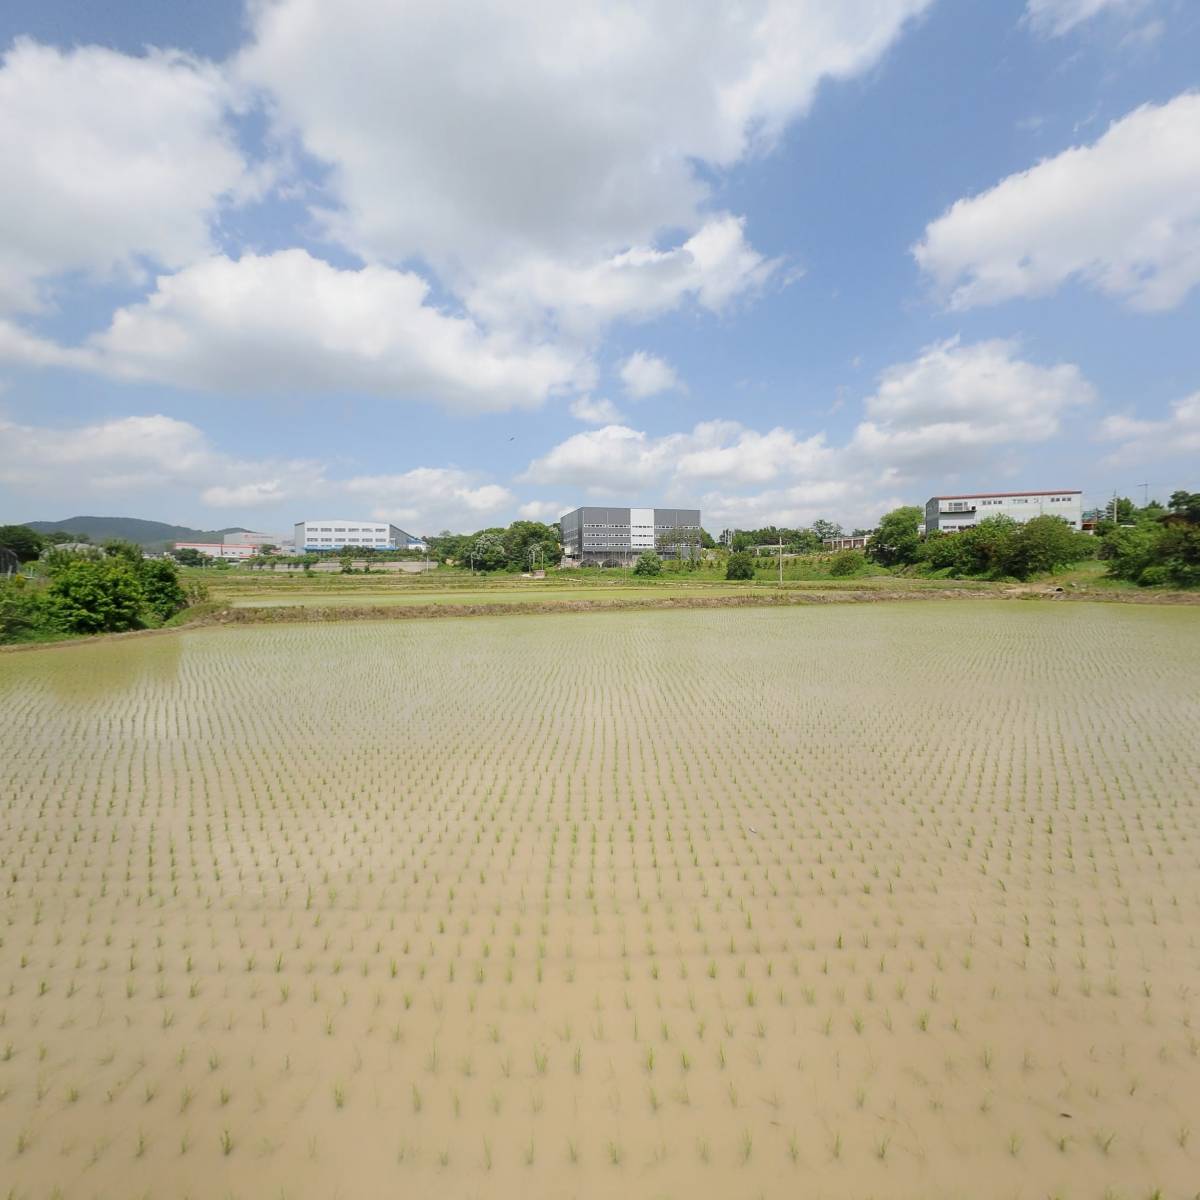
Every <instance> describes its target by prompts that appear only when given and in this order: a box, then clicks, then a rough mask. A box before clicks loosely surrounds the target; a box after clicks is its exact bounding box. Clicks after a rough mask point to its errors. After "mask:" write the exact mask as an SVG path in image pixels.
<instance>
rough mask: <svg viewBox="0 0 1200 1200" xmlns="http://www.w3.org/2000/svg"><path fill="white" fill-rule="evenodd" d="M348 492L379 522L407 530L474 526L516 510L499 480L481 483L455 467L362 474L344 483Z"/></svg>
mask: <svg viewBox="0 0 1200 1200" xmlns="http://www.w3.org/2000/svg"><path fill="white" fill-rule="evenodd" d="M343 487H344V490H345V492H346V494H347V495H349V496H351V497H354V498H356V499H357V500H358V501H359V502H360V503H362V504H366V505H367V506H368V507H369V508H370V510H371V511H370V515H371V516H372V517H374V518H376V519H377V520H380V521H394V522H396V524H398V525H400V526H401V527H402V528H404V529H407V530H408V532H409V533H417V534H422V533H432V532H434V531H435V530H440V529H466V530H474V529H478V528H480V527H481V526H483V525H487V524H489V523H491V521H492V520H493V519H495V518H497V517H498V516H499V515H500V514H502V513H505V512H508V511H510V510H511V509H512V506H513V505H514V503H515V501H516V497H515V496H514V495H513V494H512V492H510V491H509V490H508V488H506V487H501V486H500V485H499V484H494V483H482V482H480V480H479V479H478V477H477V476H476V475H474V474H473V473H471V472H468V471H462V470H459V469H457V468H455V467H417V468H415V469H413V470H411V471H405V472H403V473H401V474H396V475H359V476H355V477H353V478H351V479H348V480H346V481H345V483H344V485H343Z"/></svg>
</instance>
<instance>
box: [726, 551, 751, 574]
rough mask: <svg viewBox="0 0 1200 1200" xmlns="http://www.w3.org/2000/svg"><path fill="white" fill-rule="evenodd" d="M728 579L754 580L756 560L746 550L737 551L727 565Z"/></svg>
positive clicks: (730, 557)
mask: <svg viewBox="0 0 1200 1200" xmlns="http://www.w3.org/2000/svg"><path fill="white" fill-rule="evenodd" d="M725 578H726V579H753V578H754V559H753V558H752V557H751V556H750V554H749V553H748V552H747V551H745V550H735V551H734V552H733V553H732V554H731V555H730V556H729V561H728V562H727V563H726V564H725Z"/></svg>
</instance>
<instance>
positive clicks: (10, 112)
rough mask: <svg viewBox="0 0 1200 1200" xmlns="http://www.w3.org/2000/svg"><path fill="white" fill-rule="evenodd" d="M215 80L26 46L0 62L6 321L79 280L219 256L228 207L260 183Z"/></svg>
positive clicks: (114, 57) (188, 68)
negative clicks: (218, 219)
mask: <svg viewBox="0 0 1200 1200" xmlns="http://www.w3.org/2000/svg"><path fill="white" fill-rule="evenodd" d="M229 100H230V95H229V89H228V87H227V86H226V83H225V81H224V78H223V76H222V74H221V73H220V71H219V70H218V69H217V68H215V67H213V66H212V65H211V64H207V63H203V62H199V61H197V60H194V59H191V58H188V57H186V56H184V55H182V54H178V53H175V52H166V51H157V50H150V51H148V52H147V53H146V54H145V55H144V56H139V57H132V56H128V55H124V54H118V53H116V52H114V51H112V50H106V49H104V48H102V47H99V46H87V47H82V48H78V49H74V50H70V51H67V52H65V53H64V52H62V51H59V50H57V49H54V48H52V47H49V46H41V45H38V44H37V43H35V42H32V41H29V40H27V39H19V40H18V41H16V42H15V43H14V44H13V46H12V47H11V49H10V50H9V51H8V52H7V54H5V56H4V59H3V65H2V66H0V161H2V162H4V163H5V164H6V170H5V177H4V186H3V187H0V311H2V310H4V309H6V308H7V309H8V310H10V311H12V310H26V311H31V310H35V309H38V308H40V307H42V306H43V305H44V304H45V303H46V299H47V297H46V291H45V289H46V285H48V283H49V282H50V281H51V280H53V279H54V278H55V277H57V276H59V275H61V274H63V273H65V272H73V271H80V272H84V273H86V274H88V275H90V276H93V277H97V278H100V279H105V278H109V277H114V276H116V277H123V278H130V277H132V278H135V279H136V278H140V276H141V274H142V272H143V268H144V261H145V260H150V261H152V262H154V263H157V264H160V265H163V266H167V267H177V266H181V265H183V264H184V263H186V262H188V261H190V260H191V259H193V258H195V257H196V256H198V255H201V254H204V253H206V252H207V251H208V250H209V249H210V246H211V240H210V236H209V222H210V219H211V217H212V215H213V213H214V211H215V210H216V208H217V206H218V205H219V204H220V203H221V201H222V200H223V199H229V198H233V197H236V196H239V195H245V194H247V193H248V192H250V191H252V190H253V188H254V186H255V181H254V179H253V177H252V175H251V174H250V173H249V172H248V170H247V167H246V165H245V163H244V162H243V158H242V155H241V153H240V152H239V150H238V148H237V145H236V143H235V141H234V138H233V136H232V134H231V132H230V130H229V128H228V126H227V125H226V123H225V113H226V106H227V104H228V103H229Z"/></svg>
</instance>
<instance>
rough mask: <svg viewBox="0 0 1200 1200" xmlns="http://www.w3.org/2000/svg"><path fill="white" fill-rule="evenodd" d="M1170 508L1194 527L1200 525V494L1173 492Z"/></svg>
mask: <svg viewBox="0 0 1200 1200" xmlns="http://www.w3.org/2000/svg"><path fill="white" fill-rule="evenodd" d="M1169 506H1170V510H1171V512H1172V513H1173V514H1174V515H1176V516H1182V517H1185V518H1186V519H1187V520H1188V521H1190V522H1191V523H1192V524H1193V525H1197V524H1200V492H1185V491H1179V492H1172V493H1171V499H1170V502H1169Z"/></svg>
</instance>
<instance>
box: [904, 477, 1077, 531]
mask: <svg viewBox="0 0 1200 1200" xmlns="http://www.w3.org/2000/svg"><path fill="white" fill-rule="evenodd" d="M1082 506H1083V493H1082V492H1079V491H1077V490H1075V489H1073V488H1062V489H1059V490H1058V491H1045V492H971V493H968V494H966V495H961V496H931V497H930V498H929V499H928V500H927V501H926V502H925V532H926V533H933V532H934V530H939V531H940V532H942V533H956V532H958V530H960V529H970V528H972V527H973V526H975V525H978V524H979V522H980V521H982V520H985V519H986V518H987V517H1001V516H1003V517H1012V519H1013V520H1014V521H1020V522H1022V523H1024V522H1025V521H1031V520H1033V518H1034V517H1061V518H1062V519H1063V520H1064V521H1066V523H1067V524H1068V525H1070V526H1071V528H1072V529H1080V528H1082V524H1083V511H1082Z"/></svg>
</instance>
